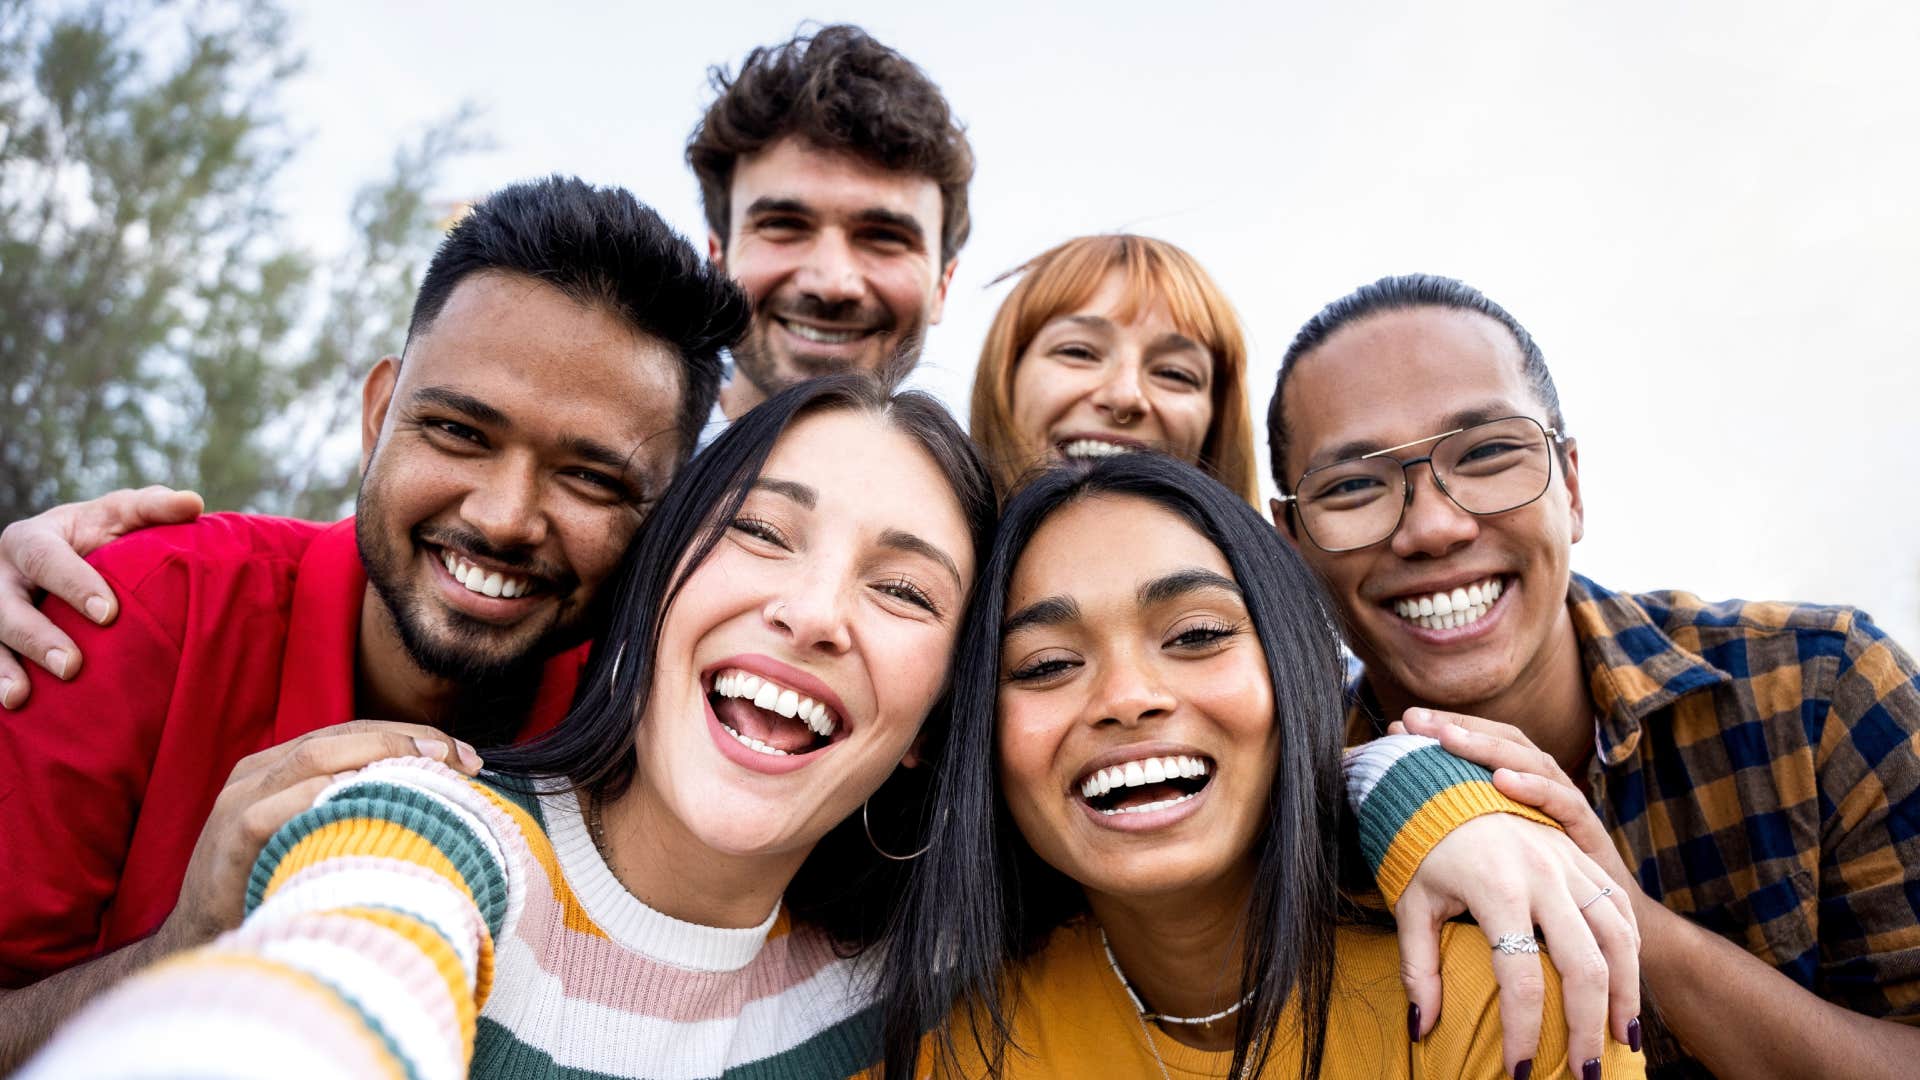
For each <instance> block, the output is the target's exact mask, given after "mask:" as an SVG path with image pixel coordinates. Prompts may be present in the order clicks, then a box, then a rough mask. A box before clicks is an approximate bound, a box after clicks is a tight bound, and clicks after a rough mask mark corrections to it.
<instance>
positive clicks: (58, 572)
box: [0, 486, 202, 709]
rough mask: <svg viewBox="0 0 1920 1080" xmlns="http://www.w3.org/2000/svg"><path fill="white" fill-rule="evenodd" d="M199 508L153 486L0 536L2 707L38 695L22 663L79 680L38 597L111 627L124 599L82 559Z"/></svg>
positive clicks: (75, 656)
mask: <svg viewBox="0 0 1920 1080" xmlns="http://www.w3.org/2000/svg"><path fill="white" fill-rule="evenodd" d="M201 509H202V507H201V503H200V496H198V495H195V494H194V493H193V492H191V491H174V490H173V489H171V488H164V487H158V486H155V487H148V488H141V489H140V490H138V491H133V490H121V491H114V492H109V493H108V494H106V495H102V496H100V497H99V498H97V499H89V500H87V501H86V502H81V503H68V504H66V505H63V506H56V507H54V508H53V509H51V510H48V511H45V512H44V513H40V514H36V515H34V516H33V517H30V518H27V519H25V520H24V521H16V522H14V523H13V524H11V525H9V526H7V527H6V528H5V529H4V530H0V708H7V709H17V708H19V707H20V706H22V705H24V704H26V702H27V696H28V695H29V694H30V693H32V691H33V685H32V682H31V680H29V679H28V678H27V669H26V668H25V666H23V665H22V664H21V658H22V657H24V658H26V659H27V660H31V661H32V662H34V663H35V664H38V665H40V666H41V667H43V668H45V669H46V670H48V671H50V672H52V673H53V674H54V675H55V676H57V677H59V678H61V679H71V678H73V677H74V676H75V675H77V674H79V671H80V659H81V657H80V649H79V647H78V646H76V645H74V643H73V639H72V638H70V637H68V636H67V635H66V634H64V633H62V632H61V631H60V629H59V628H58V627H56V626H54V625H53V623H52V622H51V621H50V620H48V618H47V617H46V616H45V615H43V614H41V612H40V609H39V608H38V607H36V606H35V605H34V600H35V598H36V596H37V595H38V594H39V593H41V592H46V593H49V594H51V595H53V596H57V597H59V598H60V599H61V600H64V601H66V602H67V603H68V604H69V605H71V606H72V607H73V609H74V610H75V611H79V612H84V613H85V614H86V616H87V618H89V619H91V620H93V621H94V622H96V623H98V624H100V625H101V626H105V625H107V624H108V623H110V622H112V621H113V619H114V616H116V615H118V614H119V613H120V600H119V598H118V597H116V596H115V595H114V593H113V590H112V589H110V588H108V587H107V582H106V579H105V578H102V577H101V576H100V574H99V573H98V572H97V571H95V570H94V569H93V567H91V566H88V565H87V563H86V559H85V558H84V556H86V555H88V554H90V553H92V552H93V551H94V550H95V549H96V548H99V547H101V546H103V545H105V544H107V543H110V542H112V541H114V540H117V539H119V538H120V537H122V536H125V535H126V534H127V533H130V532H134V531H135V530H138V529H144V528H147V527H148V526H152V525H175V524H179V523H180V522H184V521H192V520H193V519H194V518H196V517H199V516H200V511H201ZM16 654H17V655H16Z"/></svg>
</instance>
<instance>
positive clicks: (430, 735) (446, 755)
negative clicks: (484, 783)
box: [266, 725, 480, 787]
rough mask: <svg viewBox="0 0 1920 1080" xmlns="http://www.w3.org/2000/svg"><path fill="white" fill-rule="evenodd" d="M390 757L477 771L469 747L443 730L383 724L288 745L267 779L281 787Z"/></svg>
mask: <svg viewBox="0 0 1920 1080" xmlns="http://www.w3.org/2000/svg"><path fill="white" fill-rule="evenodd" d="M391 757H425V758H431V759H433V760H435V761H440V762H444V763H445V764H447V765H448V766H450V767H452V768H455V769H458V770H460V771H461V772H464V773H466V774H467V775H472V774H474V773H477V772H479V771H480V756H479V755H478V754H477V753H475V752H474V749H473V747H471V746H468V745H467V744H466V743H463V742H460V741H459V740H457V739H454V738H452V737H450V736H448V735H446V734H445V733H443V732H438V731H434V730H433V729H431V728H428V729H425V731H424V732H422V733H420V734H413V733H410V732H406V731H394V730H390V729H389V728H388V727H387V726H386V725H380V726H377V727H376V726H373V725H368V726H367V727H364V728H360V729H358V730H344V731H340V730H336V732H335V733H334V734H329V735H327V736H325V737H320V738H306V739H301V740H299V741H298V742H295V743H293V744H290V748H289V750H288V752H287V753H286V754H285V755H284V756H283V757H281V759H280V760H279V761H278V762H276V763H275V764H274V765H273V766H271V767H270V769H269V771H268V773H267V774H266V775H267V776H268V777H270V779H269V780H268V781H267V782H268V783H269V784H271V786H273V787H284V786H287V785H289V784H292V783H295V782H298V781H299V780H303V779H305V778H306V777H310V776H332V775H333V774H334V773H342V772H351V771H353V770H355V769H362V768H365V767H366V766H368V765H371V764H373V763H374V762H376V761H381V760H384V759H386V758H391Z"/></svg>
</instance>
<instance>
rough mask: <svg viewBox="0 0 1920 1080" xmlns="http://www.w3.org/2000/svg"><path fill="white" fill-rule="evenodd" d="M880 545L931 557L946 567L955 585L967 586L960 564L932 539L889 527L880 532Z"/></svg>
mask: <svg viewBox="0 0 1920 1080" xmlns="http://www.w3.org/2000/svg"><path fill="white" fill-rule="evenodd" d="M880 545H881V546H882V547H889V548H892V549H894V550H895V551H904V552H907V553H908V554H911V555H919V556H921V557H922V558H927V559H931V560H933V561H934V562H937V563H939V564H940V565H941V566H942V567H943V568H945V570H946V571H947V573H948V574H950V575H951V576H952V577H953V583H954V584H955V585H957V586H960V587H962V588H964V587H965V583H964V582H963V581H961V579H960V564H958V563H956V562H954V561H953V556H951V555H948V554H947V553H946V552H944V551H941V550H940V549H939V548H938V547H937V546H935V545H934V544H933V543H932V542H930V541H927V540H923V539H921V538H920V537H918V536H915V535H913V534H912V533H910V532H907V531H905V530H903V529H888V530H887V531H885V532H883V533H881V534H880Z"/></svg>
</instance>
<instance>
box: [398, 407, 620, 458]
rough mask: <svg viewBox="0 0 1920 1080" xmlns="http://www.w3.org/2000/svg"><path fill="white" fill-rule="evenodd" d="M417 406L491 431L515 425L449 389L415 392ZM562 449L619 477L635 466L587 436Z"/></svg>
mask: <svg viewBox="0 0 1920 1080" xmlns="http://www.w3.org/2000/svg"><path fill="white" fill-rule="evenodd" d="M412 403H413V405H414V406H415V407H416V408H417V407H419V406H422V405H427V406H434V405H437V406H439V407H440V408H443V409H451V410H453V411H454V412H459V413H465V414H466V416H467V418H468V419H470V420H475V421H477V422H479V423H482V424H486V425H488V426H489V427H495V428H502V429H505V430H508V431H511V430H513V421H512V420H511V419H509V418H508V416H507V414H506V413H503V412H501V411H500V410H499V409H496V408H494V407H493V406H491V405H489V404H487V403H486V402H484V401H481V400H480V399H479V398H477V397H474V396H473V395H472V394H466V393H462V392H460V391H458V390H455V389H453V388H451V387H447V386H423V387H421V388H420V389H419V390H416V391H414V394H413V402H412ZM560 449H561V450H562V451H563V452H565V453H567V454H570V455H572V456H574V457H577V458H581V459H582V460H585V461H590V462H593V463H594V464H596V465H601V466H604V467H606V468H608V469H611V470H612V471H613V472H614V473H615V474H616V475H619V476H625V475H626V473H627V469H628V467H629V466H630V465H632V464H633V455H631V454H622V453H621V452H620V451H618V450H615V449H614V448H613V447H611V446H608V445H607V444H606V443H603V442H601V441H599V440H598V439H589V438H587V437H586V436H585V435H567V436H563V437H562V438H561V440H560Z"/></svg>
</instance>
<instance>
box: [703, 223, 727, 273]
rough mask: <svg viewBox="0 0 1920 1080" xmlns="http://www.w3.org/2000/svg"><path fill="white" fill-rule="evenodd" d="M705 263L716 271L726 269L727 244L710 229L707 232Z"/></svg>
mask: <svg viewBox="0 0 1920 1080" xmlns="http://www.w3.org/2000/svg"><path fill="white" fill-rule="evenodd" d="M707 261H708V262H710V263H712V264H713V265H714V266H715V267H717V268H718V269H721V270H725V269H726V268H727V242H726V241H725V240H723V239H721V238H720V234H719V233H717V232H714V231H713V230H711V229H709V230H707Z"/></svg>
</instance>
